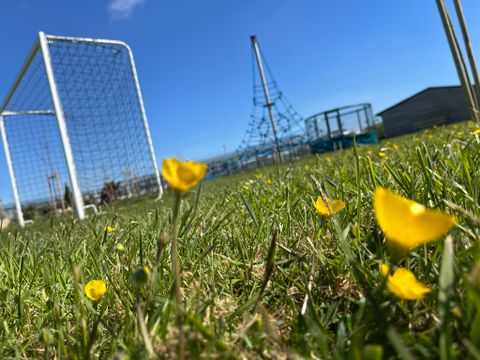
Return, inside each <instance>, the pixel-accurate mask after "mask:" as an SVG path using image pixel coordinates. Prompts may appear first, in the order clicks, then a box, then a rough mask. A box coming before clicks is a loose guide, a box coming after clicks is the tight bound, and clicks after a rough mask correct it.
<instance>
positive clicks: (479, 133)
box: [472, 128, 480, 135]
mask: <svg viewBox="0 0 480 360" xmlns="http://www.w3.org/2000/svg"><path fill="white" fill-rule="evenodd" d="M472 135H480V128H478V129H477V130H475V131H472Z"/></svg>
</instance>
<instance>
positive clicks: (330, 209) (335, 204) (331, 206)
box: [312, 196, 345, 216]
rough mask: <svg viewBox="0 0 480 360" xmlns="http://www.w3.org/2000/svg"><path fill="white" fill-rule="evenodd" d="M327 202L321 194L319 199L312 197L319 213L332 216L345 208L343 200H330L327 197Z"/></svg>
mask: <svg viewBox="0 0 480 360" xmlns="http://www.w3.org/2000/svg"><path fill="white" fill-rule="evenodd" d="M326 200H327V204H325V201H323V198H322V197H321V196H319V197H318V198H317V201H315V200H313V199H312V203H313V206H315V209H317V211H318V213H319V214H320V215H322V216H332V215H333V214H335V213H337V212H339V211H340V210H342V209H345V203H344V202H343V201H342V200H333V201H332V200H330V199H329V198H327V199H326Z"/></svg>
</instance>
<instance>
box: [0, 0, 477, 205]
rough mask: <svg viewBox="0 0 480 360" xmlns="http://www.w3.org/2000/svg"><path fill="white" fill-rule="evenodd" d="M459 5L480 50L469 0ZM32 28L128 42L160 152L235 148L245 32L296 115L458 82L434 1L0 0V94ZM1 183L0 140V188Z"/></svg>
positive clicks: (242, 99)
mask: <svg viewBox="0 0 480 360" xmlns="http://www.w3.org/2000/svg"><path fill="white" fill-rule="evenodd" d="M463 3H464V4H463V5H464V10H465V13H466V16H467V20H468V22H469V25H470V28H471V31H472V34H471V35H472V42H473V44H474V50H475V51H476V54H478V55H477V57H478V58H480V54H479V49H480V24H478V23H475V20H476V19H475V17H474V16H473V15H474V14H478V13H480V3H479V2H478V1H477V0H464V1H463ZM38 31H45V32H46V33H48V34H55V35H68V36H82V37H98V38H110V39H119V40H124V41H126V42H127V43H129V44H130V46H131V47H132V49H133V52H134V56H135V61H136V64H137V70H138V73H139V78H140V83H141V86H142V91H143V96H144V101H145V106H146V110H147V115H148V118H149V122H150V127H151V132H152V137H153V142H154V145H155V150H156V153H157V156H158V159H159V161H161V159H162V158H163V157H170V156H178V157H182V158H194V159H202V158H206V157H209V156H212V155H216V154H220V153H222V152H223V151H224V145H225V146H226V148H227V150H234V149H236V148H237V146H238V145H239V143H240V142H241V140H242V138H243V135H244V133H245V131H246V129H247V124H248V120H249V115H250V112H251V109H252V74H251V71H252V65H251V52H250V42H249V36H250V35H252V34H256V35H257V36H258V38H259V41H260V44H261V46H262V49H263V53H264V54H265V56H266V57H267V59H268V63H269V65H270V68H271V69H272V71H273V73H274V75H275V78H276V80H277V81H278V83H279V85H280V87H281V89H282V90H283V92H284V93H285V94H286V96H287V97H288V99H289V101H290V102H291V103H292V105H293V106H294V107H295V108H296V109H297V111H298V112H299V113H300V114H301V115H302V116H304V117H307V116H309V115H311V114H313V113H316V112H320V111H323V110H327V109H329V108H332V107H337V106H342V105H348V104H351V103H358V102H371V103H372V104H373V109H374V112H376V113H377V112H379V111H381V110H383V109H384V108H386V107H388V106H390V105H392V104H393V103H395V102H397V101H399V100H401V99H403V98H405V97H407V96H410V95H411V94H413V93H414V92H417V91H419V90H422V89H423V88H425V87H428V86H435V85H448V84H455V83H457V82H458V80H457V77H456V72H455V68H454V65H453V61H452V60H451V57H450V53H449V50H448V45H447V42H446V39H445V36H444V33H443V29H442V27H441V22H440V19H439V16H438V13H437V9H436V5H435V1H434V0H429V1H418V0H403V1H385V0H369V1H364V0H336V1H318V0H82V1H63V0H42V1H39V0H0V40H1V44H2V46H1V49H2V50H1V54H0V99H1V101H3V98H4V96H5V95H6V93H7V91H8V88H9V87H10V85H11V83H12V81H13V80H14V78H15V76H16V73H17V71H18V69H19V67H20V65H21V63H22V61H23V60H24V57H25V56H26V54H27V52H28V50H29V49H30V47H31V45H32V43H33V40H34V38H35V36H36V34H37V33H38ZM10 193H11V189H10V183H9V179H8V174H7V170H6V166H5V161H4V154H3V152H2V150H0V198H3V199H4V201H6V202H9V201H10Z"/></svg>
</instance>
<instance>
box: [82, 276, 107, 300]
mask: <svg viewBox="0 0 480 360" xmlns="http://www.w3.org/2000/svg"><path fill="white" fill-rule="evenodd" d="M84 291H85V295H87V297H88V298H89V299H90V300H92V301H94V302H97V301H100V299H101V298H102V297H103V295H105V293H106V292H107V284H106V283H105V281H104V280H90V281H89V282H88V283H87V285H85V288H84Z"/></svg>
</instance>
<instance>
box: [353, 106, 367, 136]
mask: <svg viewBox="0 0 480 360" xmlns="http://www.w3.org/2000/svg"><path fill="white" fill-rule="evenodd" d="M364 112H365V115H366V114H367V112H366V111H364ZM355 113H356V114H357V121H358V128H359V130H360V132H361V133H362V132H363V126H362V116H361V115H360V110H357V111H355Z"/></svg>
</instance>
